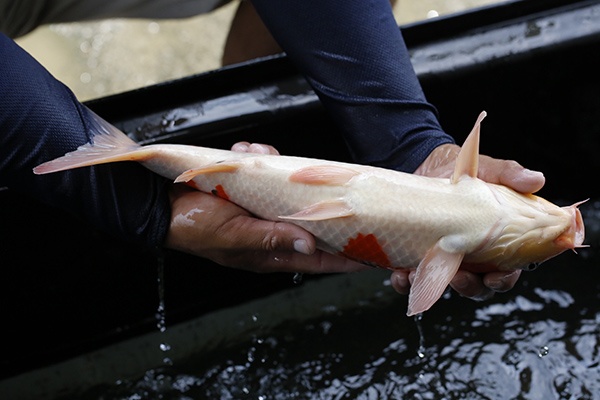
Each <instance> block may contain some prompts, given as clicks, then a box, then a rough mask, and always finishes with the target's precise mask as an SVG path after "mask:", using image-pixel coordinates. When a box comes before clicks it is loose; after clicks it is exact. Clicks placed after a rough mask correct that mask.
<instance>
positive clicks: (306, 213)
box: [279, 199, 354, 221]
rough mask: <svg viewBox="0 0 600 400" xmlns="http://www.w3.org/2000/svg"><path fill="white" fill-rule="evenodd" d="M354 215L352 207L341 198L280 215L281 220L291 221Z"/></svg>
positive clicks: (319, 219) (320, 219) (318, 219)
mask: <svg viewBox="0 0 600 400" xmlns="http://www.w3.org/2000/svg"><path fill="white" fill-rule="evenodd" d="M352 215H354V211H353V210H352V207H350V205H349V204H348V203H346V202H345V201H344V200H342V199H336V200H327V201H321V202H318V203H315V204H313V205H311V206H308V207H306V208H305V209H303V210H301V211H299V212H297V213H295V214H292V215H285V216H280V217H279V219H282V220H292V221H322V220H326V219H333V218H343V217H349V216H352Z"/></svg>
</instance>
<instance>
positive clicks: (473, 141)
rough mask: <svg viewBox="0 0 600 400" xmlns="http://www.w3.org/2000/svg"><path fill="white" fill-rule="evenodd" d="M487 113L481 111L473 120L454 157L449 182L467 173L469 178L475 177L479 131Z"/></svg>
mask: <svg viewBox="0 0 600 400" xmlns="http://www.w3.org/2000/svg"><path fill="white" fill-rule="evenodd" d="M486 115H487V113H486V112H485V111H482V112H481V114H479V117H478V118H477V121H476V122H475V126H474V127H473V129H472V130H471V133H469V136H467V138H466V139H465V142H464V143H463V145H462V147H461V149H460V152H459V153H458V157H457V158H456V166H455V167H454V173H453V174H452V177H451V178H450V182H452V183H456V182H458V181H459V180H460V178H462V177H463V176H465V175H467V176H470V177H471V178H476V177H477V170H478V169H479V133H480V126H481V121H483V119H484V118H485V117H486Z"/></svg>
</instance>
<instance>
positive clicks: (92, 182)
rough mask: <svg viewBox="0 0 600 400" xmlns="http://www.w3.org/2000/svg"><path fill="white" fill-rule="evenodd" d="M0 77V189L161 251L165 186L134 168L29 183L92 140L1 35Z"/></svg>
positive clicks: (73, 111) (73, 105) (52, 82)
mask: <svg viewBox="0 0 600 400" xmlns="http://www.w3.org/2000/svg"><path fill="white" fill-rule="evenodd" d="M0 76H1V77H2V78H0V186H8V187H9V188H10V189H13V190H17V191H20V192H24V193H27V194H29V195H31V196H34V197H36V198H37V199H39V200H41V201H43V202H46V203H49V204H51V205H54V206H57V207H60V208H63V209H65V210H68V211H70V212H72V213H74V214H75V215H77V216H79V217H81V218H83V219H85V220H88V221H90V222H91V223H93V224H94V225H96V226H97V227H98V228H99V229H101V230H104V231H107V232H109V233H111V234H114V235H116V236H119V237H122V238H125V239H127V240H129V241H134V242H138V243H142V244H145V245H148V246H157V245H161V244H162V242H163V241H164V237H165V235H166V231H167V228H168V223H169V218H170V214H169V213H170V209H169V201H168V196H167V190H166V188H165V185H166V184H167V182H166V181H165V180H164V179H162V178H160V177H158V176H157V175H155V174H153V173H151V172H150V171H148V170H146V169H145V168H143V167H141V166H140V165H138V164H133V163H122V164H115V165H103V166H98V167H91V168H81V169H76V170H72V171H65V172H61V173H57V174H52V175H43V176H36V175H34V174H33V172H32V169H33V167H35V166H36V165H38V164H41V163H42V162H45V161H48V160H51V159H54V158H56V157H58V156H62V155H63V154H65V153H67V152H69V151H72V150H75V149H76V148H77V147H78V146H80V145H82V144H84V143H86V142H89V141H90V140H91V139H92V137H91V135H90V133H89V130H88V125H87V121H88V114H87V112H88V111H87V108H85V107H84V106H83V105H82V104H80V103H79V102H78V101H77V99H76V98H75V96H74V95H73V93H72V92H71V91H70V90H69V89H68V88H67V87H65V86H64V85H63V84H62V83H60V82H58V81H57V80H56V79H54V78H53V77H52V76H51V75H50V74H49V73H48V72H47V71H46V70H45V69H44V68H43V67H42V66H41V65H40V64H38V63H37V62H36V61H35V60H34V59H33V58H31V57H30V56H29V55H28V54H27V53H26V52H24V51H23V50H22V49H20V48H19V47H18V46H17V45H16V44H15V43H14V42H13V41H12V40H10V39H8V38H7V37H6V36H4V35H1V34H0Z"/></svg>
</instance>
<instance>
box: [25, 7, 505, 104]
mask: <svg viewBox="0 0 600 400" xmlns="http://www.w3.org/2000/svg"><path fill="white" fill-rule="evenodd" d="M498 2H499V1H498V0H398V1H397V2H396V4H395V6H394V14H395V16H396V20H397V21H398V24H399V25H402V24H406V23H411V22H415V21H419V20H423V19H426V18H435V17H436V16H439V15H446V14H450V13H454V12H459V11H462V10H465V9H468V8H473V7H480V6H485V5H489V4H492V3H498ZM237 6H238V2H237V1H233V2H231V3H229V4H228V5H226V6H224V7H222V8H219V9H217V10H215V11H213V12H211V13H209V14H203V15H200V16H197V17H194V18H188V19H181V20H125V19H111V20H102V21H97V22H86V23H66V24H52V25H49V26H44V27H40V28H38V29H37V30H35V31H33V32H31V33H30V34H28V35H26V36H23V37H21V38H19V39H18V40H17V42H18V43H19V44H20V45H21V46H22V47H23V48H25V49H26V50H27V51H28V52H29V53H30V54H32V55H33V56H34V57H35V58H36V59H37V60H38V61H39V62H41V63H42V64H43V65H44V66H45V67H46V68H47V69H48V70H49V71H50V72H51V73H52V74H53V75H54V76H55V77H57V78H58V79H59V80H61V81H62V82H64V83H65V84H66V85H67V86H69V87H70V88H71V89H72V90H73V91H74V92H75V94H76V95H77V97H78V98H79V100H81V101H86V100H91V99H94V98H98V97H103V96H107V95H110V94H115V93H120V92H124V91H128V90H131V89H135V88H139V87H143V86H148V85H152V84H155V83H159V82H164V81H169V80H173V79H177V78H181V77H184V76H188V75H192V74H197V73H201V72H206V71H210V70H213V69H216V68H219V67H220V60H221V54H222V49H223V45H224V43H225V39H226V37H227V33H228V31H229V25H230V23H231V19H232V18H233V15H234V13H235V10H236V9H237ZM440 34H443V33H440Z"/></svg>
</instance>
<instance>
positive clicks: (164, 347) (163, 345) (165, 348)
mask: <svg viewBox="0 0 600 400" xmlns="http://www.w3.org/2000/svg"><path fill="white" fill-rule="evenodd" d="M158 347H159V348H160V349H161V350H162V351H169V350H171V346H170V345H169V344H168V343H161V344H160V346H158Z"/></svg>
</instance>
